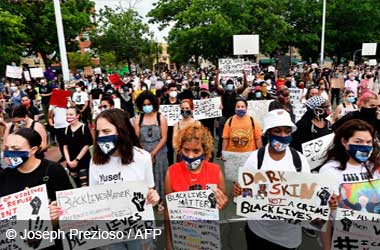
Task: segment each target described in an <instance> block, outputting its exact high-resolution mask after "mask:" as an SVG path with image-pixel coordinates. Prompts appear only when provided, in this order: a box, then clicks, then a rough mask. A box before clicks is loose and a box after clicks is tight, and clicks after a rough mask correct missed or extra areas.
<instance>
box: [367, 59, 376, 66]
mask: <svg viewBox="0 0 380 250" xmlns="http://www.w3.org/2000/svg"><path fill="white" fill-rule="evenodd" d="M368 65H369V66H376V65H377V60H376V59H371V60H369V61H368Z"/></svg>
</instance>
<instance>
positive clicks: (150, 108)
mask: <svg viewBox="0 0 380 250" xmlns="http://www.w3.org/2000/svg"><path fill="white" fill-rule="evenodd" d="M143 111H144V113H145V114H150V113H152V111H153V106H152V105H146V106H144V107H143Z"/></svg>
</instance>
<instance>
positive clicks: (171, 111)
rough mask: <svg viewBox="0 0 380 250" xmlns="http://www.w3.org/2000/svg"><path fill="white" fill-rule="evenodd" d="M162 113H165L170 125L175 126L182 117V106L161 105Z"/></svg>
mask: <svg viewBox="0 0 380 250" xmlns="http://www.w3.org/2000/svg"><path fill="white" fill-rule="evenodd" d="M160 113H162V114H164V115H165V117H166V119H167V121H168V126H173V125H174V124H175V123H176V122H178V121H179V120H181V119H182V116H181V107H180V106H179V104H177V105H160Z"/></svg>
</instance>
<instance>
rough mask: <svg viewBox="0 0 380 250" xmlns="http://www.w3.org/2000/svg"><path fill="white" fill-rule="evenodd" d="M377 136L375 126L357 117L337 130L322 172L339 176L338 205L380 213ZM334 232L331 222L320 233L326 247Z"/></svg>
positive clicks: (328, 247)
mask: <svg viewBox="0 0 380 250" xmlns="http://www.w3.org/2000/svg"><path fill="white" fill-rule="evenodd" d="M374 138H375V131H374V129H373V127H372V126H371V125H369V124H368V123H366V122H365V121H362V120H358V119H353V120H349V121H347V122H345V123H344V124H343V125H341V126H340V127H339V128H338V129H337V130H336V131H335V137H334V141H333V144H332V145H333V146H332V147H331V148H330V149H329V151H328V152H327V159H326V163H325V165H324V166H323V167H322V168H321V169H320V171H319V172H320V173H328V174H330V175H333V176H336V178H337V180H338V182H339V186H340V190H337V193H339V194H340V196H339V197H336V199H335V200H336V203H338V204H339V207H343V208H349V209H353V210H359V211H365V212H369V213H377V214H378V213H379V212H380V197H379V195H378V188H377V187H378V185H379V182H380V158H379V149H378V147H377V146H375V142H374ZM360 187H362V188H360ZM332 231H333V230H332V225H331V224H330V226H329V228H328V230H327V231H326V233H322V234H321V236H322V242H323V249H330V248H331V236H332Z"/></svg>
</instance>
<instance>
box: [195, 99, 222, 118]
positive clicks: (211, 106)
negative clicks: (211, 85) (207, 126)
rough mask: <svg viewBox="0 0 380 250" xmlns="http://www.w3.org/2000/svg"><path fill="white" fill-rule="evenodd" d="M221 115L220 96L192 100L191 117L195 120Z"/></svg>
mask: <svg viewBox="0 0 380 250" xmlns="http://www.w3.org/2000/svg"><path fill="white" fill-rule="evenodd" d="M221 116H222V101H221V100H220V97H214V98H209V99H202V100H194V111H193V117H194V119H195V120H202V119H208V118H215V117H221Z"/></svg>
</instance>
